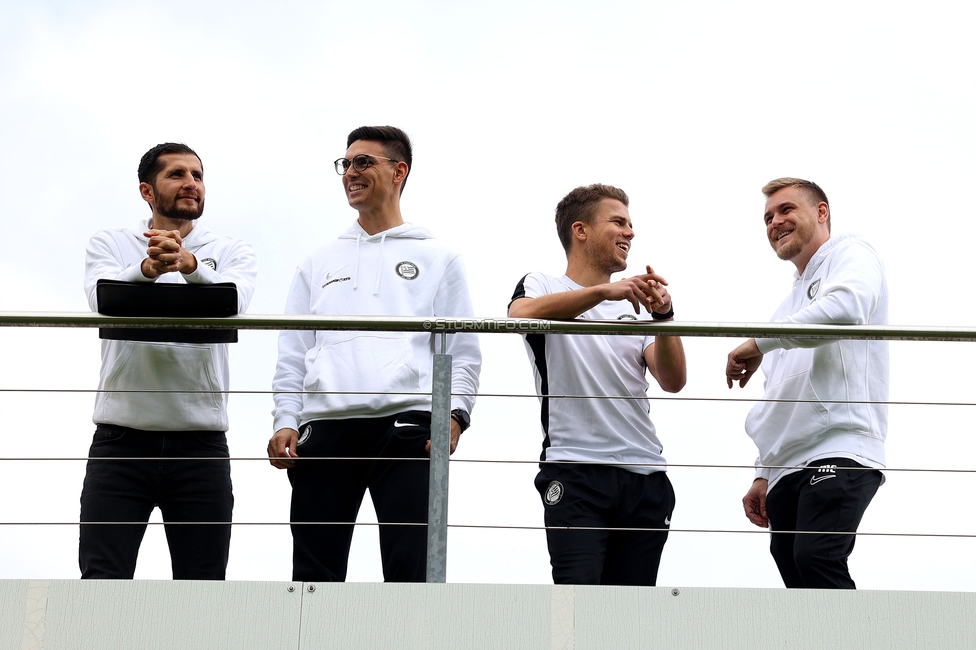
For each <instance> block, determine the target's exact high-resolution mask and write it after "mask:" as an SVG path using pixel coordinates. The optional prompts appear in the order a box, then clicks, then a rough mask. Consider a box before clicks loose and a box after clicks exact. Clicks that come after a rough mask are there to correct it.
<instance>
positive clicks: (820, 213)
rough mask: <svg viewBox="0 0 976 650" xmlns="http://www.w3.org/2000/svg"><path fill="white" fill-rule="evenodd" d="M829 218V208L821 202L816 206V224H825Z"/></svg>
mask: <svg viewBox="0 0 976 650" xmlns="http://www.w3.org/2000/svg"><path fill="white" fill-rule="evenodd" d="M829 218H830V206H829V205H827V204H826V203H824V202H823V201H821V202H820V203H818V204H817V222H818V223H826V222H827V219H829Z"/></svg>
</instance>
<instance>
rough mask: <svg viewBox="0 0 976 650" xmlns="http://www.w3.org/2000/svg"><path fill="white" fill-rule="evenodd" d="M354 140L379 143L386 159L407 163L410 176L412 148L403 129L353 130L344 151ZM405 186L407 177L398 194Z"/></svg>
mask: <svg viewBox="0 0 976 650" xmlns="http://www.w3.org/2000/svg"><path fill="white" fill-rule="evenodd" d="M356 140H368V141H370V142H379V143H380V144H381V145H383V151H385V152H386V155H387V157H388V158H392V159H393V160H396V161H398V162H405V163H407V176H409V175H410V170H411V169H413V147H412V146H411V145H410V138H409V137H407V134H406V133H404V132H403V129H398V128H397V127H395V126H361V127H359V128H358V129H354V130H353V131H352V133H350V134H349V137H348V138H346V149H348V148H349V147H351V146H352V143H353V142H355V141H356ZM406 186H407V177H406V176H404V177H403V183H401V184H400V194H403V188H404V187H406Z"/></svg>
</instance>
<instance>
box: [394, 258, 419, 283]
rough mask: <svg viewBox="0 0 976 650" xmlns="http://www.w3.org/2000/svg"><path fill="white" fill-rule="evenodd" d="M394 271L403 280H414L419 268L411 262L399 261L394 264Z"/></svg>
mask: <svg viewBox="0 0 976 650" xmlns="http://www.w3.org/2000/svg"><path fill="white" fill-rule="evenodd" d="M396 273H397V275H399V276H400V277H401V278H403V279H404V280H416V279H417V276H419V275H420V269H419V268H417V265H416V264H414V263H413V262H400V263H399V264H397V265H396Z"/></svg>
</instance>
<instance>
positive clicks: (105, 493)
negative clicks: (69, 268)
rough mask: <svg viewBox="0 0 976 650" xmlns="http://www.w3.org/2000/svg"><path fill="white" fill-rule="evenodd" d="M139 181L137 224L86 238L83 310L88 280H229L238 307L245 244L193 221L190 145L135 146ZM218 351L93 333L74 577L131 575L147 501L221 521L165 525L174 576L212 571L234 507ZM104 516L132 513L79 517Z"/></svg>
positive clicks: (196, 181) (196, 206)
mask: <svg viewBox="0 0 976 650" xmlns="http://www.w3.org/2000/svg"><path fill="white" fill-rule="evenodd" d="M139 191H140V193H141V195H142V198H143V200H145V201H146V203H148V204H149V207H150V208H151V210H152V216H151V218H150V219H149V220H148V221H144V222H143V223H142V224H141V226H140V227H139V228H137V229H118V230H103V231H101V232H99V233H97V234H96V235H95V236H94V237H92V238H91V241H90V242H89V244H88V249H87V251H86V253H87V254H86V259H85V266H86V268H85V292H86V294H87V295H88V302H89V304H90V305H91V308H92V311H98V295H97V286H98V281H99V280H101V279H107V280H122V281H127V282H137V283H158V284H184V285H186V284H197V285H203V284H215V283H218V282H233V283H234V284H235V285H236V287H237V307H238V311H239V312H241V313H243V312H244V311H245V310H246V309H247V305H248V303H249V302H250V300H251V295H252V294H253V293H254V281H255V276H256V274H257V266H256V261H255V255H254V249H253V248H252V247H251V245H250V244H248V243H247V242H245V241H243V240H240V239H235V238H231V237H218V236H216V235H214V234H213V233H211V232H210V231H209V230H208V229H207V228H206V227H204V226H202V225H200V223H199V222H198V221H197V220H198V219H199V218H200V216H201V215H202V214H203V205H204V199H205V198H206V195H205V192H206V189H205V186H204V182H203V163H202V162H201V160H200V157H199V156H197V154H196V152H194V151H193V150H192V149H190V148H189V147H187V146H186V145H185V144H180V143H172V142H168V143H164V144H160V145H156V146H155V147H153V148H152V149H150V150H149V151H147V152H146V154H145V155H144V156H143V157H142V160H141V161H140V163H139ZM227 357H228V350H227V343H174V342H167V341H149V340H146V341H130V340H103V341H102V370H101V376H100V378H99V383H98V389H99V392H98V394H97V396H96V397H95V414H94V417H93V420H94V422H95V424H96V428H95V435H94V440H93V442H92V446H91V451H90V452H89V456H90V457H91V458H92V460H90V461H89V462H88V468H87V472H86V475H85V483H84V487H83V489H82V493H81V521H82V525H81V535H80V543H79V563H80V565H81V577H82V578H100V579H106V578H132V577H133V574H134V572H135V567H136V557H137V555H138V553H139V546H140V544H141V543H142V538H143V535H144V534H145V532H146V522H147V521H148V520H149V515H150V513H151V512H152V510H153V508H154V507H156V506H158V507H159V509H160V511H161V512H162V515H163V520H164V521H166V522H222V523H215V524H213V525H203V524H190V525H180V524H176V525H169V524H167V525H166V541H167V542H168V544H169V550H170V556H171V559H172V565H173V577H174V578H176V579H185V580H222V579H223V578H224V574H225V571H226V569H227V560H228V552H229V547H230V532H231V530H230V522H231V513H232V510H233V507H234V496H233V494H232V492H231V480H230V460H229V451H228V448H227V437H226V435H225V432H226V431H227V428H228V420H227V391H228V390H229V389H230V370H229V364H228V359H227ZM104 458H124V459H126V460H100V459H104ZM128 458H134V459H139V460H128ZM157 459H158V460H157ZM115 521H117V522H123V521H124V522H132V523H131V524H120V525H107V524H97V525H85V523H84V522H115ZM140 524H141V525H140Z"/></svg>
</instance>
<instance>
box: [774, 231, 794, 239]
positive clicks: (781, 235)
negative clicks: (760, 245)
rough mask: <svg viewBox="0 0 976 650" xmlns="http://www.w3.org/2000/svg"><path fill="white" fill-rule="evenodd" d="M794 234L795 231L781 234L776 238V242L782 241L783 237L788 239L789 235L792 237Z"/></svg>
mask: <svg viewBox="0 0 976 650" xmlns="http://www.w3.org/2000/svg"><path fill="white" fill-rule="evenodd" d="M793 232H794V231H793V230H790V231H788V232H783V233H780V234H779V235H778V236H777V237H776V241H779V240H781V239H782V238H783V237H786V236H787V235H792V234H793Z"/></svg>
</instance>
